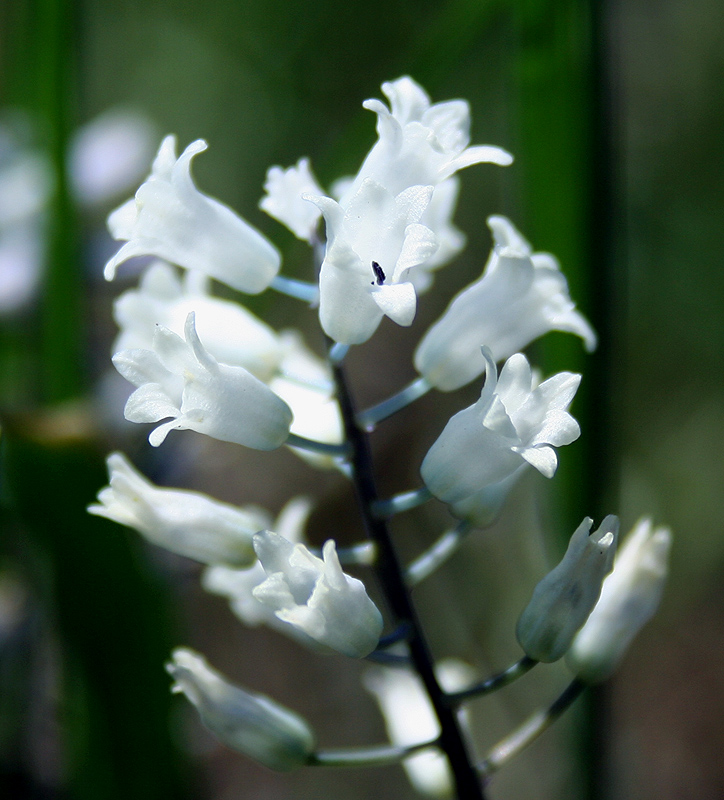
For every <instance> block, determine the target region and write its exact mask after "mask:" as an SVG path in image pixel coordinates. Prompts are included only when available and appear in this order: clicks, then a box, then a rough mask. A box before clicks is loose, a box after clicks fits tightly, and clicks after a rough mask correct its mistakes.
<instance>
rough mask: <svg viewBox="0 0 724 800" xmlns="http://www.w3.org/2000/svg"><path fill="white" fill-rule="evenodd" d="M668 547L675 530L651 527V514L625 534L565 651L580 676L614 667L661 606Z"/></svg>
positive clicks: (594, 677) (596, 676) (605, 673)
mask: <svg viewBox="0 0 724 800" xmlns="http://www.w3.org/2000/svg"><path fill="white" fill-rule="evenodd" d="M670 548H671V531H670V530H669V529H668V528H653V526H652V524H651V520H650V519H642V520H640V521H639V522H638V523H637V525H636V526H635V527H634V529H633V530H632V531H631V533H629V535H628V536H627V537H626V539H625V540H624V543H623V545H622V546H621V548H620V550H619V552H618V555H617V556H616V560H615V561H614V564H613V572H612V573H611V574H610V575H609V576H608V578H606V580H605V581H604V583H603V589H602V590H601V596H600V598H599V599H598V603H596V606H595V608H594V609H593V611H592V612H591V616H590V617H589V618H588V620H587V622H586V624H585V625H584V626H583V628H581V630H580V631H579V632H578V635H577V636H576V638H575V639H574V640H573V644H572V645H571V649H570V650H569V651H568V654H567V655H566V663H567V664H568V666H569V667H570V669H571V670H572V671H573V672H574V674H575V675H576V677H577V678H579V679H580V680H582V681H585V682H586V683H600V682H601V681H605V680H606V679H607V678H609V677H610V676H611V674H612V673H613V672H614V670H615V669H616V667H617V666H618V663H619V662H620V660H621V659H622V658H623V656H624V653H625V652H626V650H628V647H629V645H630V644H631V642H632V641H633V638H634V637H635V636H636V634H637V633H638V632H639V631H640V630H641V628H642V627H643V626H644V625H645V624H646V623H647V622H648V621H649V620H650V619H651V617H652V616H653V615H654V613H655V612H656V609H657V608H658V607H659V603H660V602H661V595H662V593H663V591H664V584H665V582H666V574H667V571H668V559H669V549H670Z"/></svg>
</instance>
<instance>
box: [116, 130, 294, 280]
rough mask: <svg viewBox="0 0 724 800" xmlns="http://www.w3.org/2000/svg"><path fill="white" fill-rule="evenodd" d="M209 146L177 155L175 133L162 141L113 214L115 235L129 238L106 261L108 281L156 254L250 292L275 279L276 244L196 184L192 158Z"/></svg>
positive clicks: (200, 144) (191, 147)
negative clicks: (127, 264)
mask: <svg viewBox="0 0 724 800" xmlns="http://www.w3.org/2000/svg"><path fill="white" fill-rule="evenodd" d="M204 150H206V142H204V141H203V140H202V139H198V140H197V141H195V142H192V143H191V144H190V145H189V146H188V147H187V148H186V149H185V150H184V152H183V153H182V154H181V156H180V157H179V158H178V159H177V158H176V138H175V137H174V136H167V137H166V138H165V139H164V140H163V142H162V143H161V147H160V148H159V151H158V154H157V155H156V159H155V160H154V162H153V167H152V170H151V174H150V175H149V176H148V178H147V180H146V182H145V183H144V184H142V185H141V187H140V188H139V190H138V191H137V192H136V196H135V198H132V199H131V200H128V201H127V202H126V203H124V204H123V205H122V206H120V208H117V209H116V210H115V211H114V212H113V213H112V214H111V215H110V216H109V217H108V227H109V229H110V231H111V235H112V236H113V238H114V239H123V240H127V243H126V244H125V245H123V247H121V249H120V250H119V251H118V252H117V253H116V255H115V256H114V257H113V258H112V259H111V260H110V261H109V262H108V263H107V264H106V267H105V276H106V278H107V279H108V280H111V279H112V278H113V276H114V275H115V272H116V268H117V267H118V265H119V264H122V263H123V262H124V261H126V260H128V259H129V258H133V257H134V256H145V255H154V256H158V258H163V259H165V260H166V261H170V262H171V263H173V264H178V265H179V266H180V267H185V268H186V269H197V270H199V271H200V272H203V273H204V274H206V275H208V276H209V277H211V278H216V279H217V280H219V281H221V282H222V283H225V284H226V285H227V286H231V287H232V288H234V289H238V290H239V291H241V292H247V293H249V294H257V293H259V292H262V291H264V289H266V288H267V286H269V284H270V283H271V282H272V280H273V279H274V277H275V276H276V274H277V272H279V266H280V263H281V258H280V256H279V253H278V251H277V249H276V248H275V247H274V246H273V245H272V244H271V242H269V241H267V239H266V238H265V237H264V236H262V235H261V233H259V231H257V230H256V229H255V228H253V227H252V226H251V225H249V223H248V222H246V221H244V220H243V219H242V218H241V217H239V216H237V214H235V213H234V212H233V211H232V210H231V209H230V208H229V207H228V206H225V205H224V204H223V203H220V202H219V201H218V200H214V199H213V198H211V197H207V196H206V195H205V194H202V193H201V192H200V191H199V190H198V189H197V188H196V186H195V185H194V182H193V179H192V178H191V160H192V159H193V157H194V156H195V155H197V154H198V153H201V152H203V151H204Z"/></svg>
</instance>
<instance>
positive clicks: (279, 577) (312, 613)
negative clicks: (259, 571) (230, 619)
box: [252, 531, 382, 658]
mask: <svg viewBox="0 0 724 800" xmlns="http://www.w3.org/2000/svg"><path fill="white" fill-rule="evenodd" d="M254 548H255V550H256V554H257V556H258V558H259V561H260V562H261V565H262V567H264V571H265V572H266V574H267V579H266V580H265V581H264V583H262V584H260V585H259V586H257V587H256V588H255V589H254V590H253V592H252V594H253V595H254V597H255V598H256V599H257V600H259V601H260V602H261V603H264V604H265V605H268V606H269V607H270V608H272V609H273V610H274V611H275V613H276V615H277V617H278V618H279V619H281V620H282V621H283V622H288V623H289V624H290V625H294V626H296V627H297V628H299V629H300V630H302V631H303V632H304V633H306V634H307V635H309V636H310V637H311V638H312V639H315V640H316V641H317V642H319V643H320V644H323V645H326V646H327V647H330V648H332V649H333V650H338V651H339V652H340V653H344V654H345V655H347V656H351V657H352V658H363V657H364V656H366V655H369V653H371V652H372V651H373V650H374V649H375V647H376V646H377V642H378V641H379V638H380V634H381V633H382V615H381V614H380V612H379V611H378V610H377V606H375V604H374V603H373V602H372V600H370V598H369V596H368V595H367V591H366V590H365V587H364V584H363V583H362V581H359V580H357V579H356V578H352V577H350V576H349V575H346V574H345V573H344V572H343V571H342V567H341V566H340V563H339V558H338V556H337V550H336V547H335V544H334V542H333V541H332V540H331V539H330V540H329V541H328V542H326V543H325V545H324V547H323V549H322V553H323V559H320V558H317V557H316V556H315V555H313V554H312V553H310V552H309V550H308V549H307V548H306V547H305V546H304V545H303V544H292V542H290V541H288V540H286V539H284V537H282V536H279V534H276V533H272V532H271V531H263V532H262V533H258V534H256V536H255V537H254Z"/></svg>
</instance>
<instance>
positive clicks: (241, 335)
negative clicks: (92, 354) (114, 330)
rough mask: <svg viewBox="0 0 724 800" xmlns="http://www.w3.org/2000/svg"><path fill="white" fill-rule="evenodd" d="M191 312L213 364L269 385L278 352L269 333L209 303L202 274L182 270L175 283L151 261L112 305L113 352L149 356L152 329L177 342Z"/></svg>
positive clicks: (241, 313) (168, 269)
mask: <svg viewBox="0 0 724 800" xmlns="http://www.w3.org/2000/svg"><path fill="white" fill-rule="evenodd" d="M191 311H193V312H194V313H195V315H196V332H197V333H198V335H199V339H200V340H201V342H202V343H203V345H204V347H205V348H206V350H207V351H208V352H209V353H210V354H211V355H212V356H213V357H214V358H215V359H216V360H217V361H220V362H221V363H222V364H228V365H229V366H236V367H244V369H246V370H248V371H249V372H251V374H252V375H254V377H256V378H259V380H260V381H264V382H267V381H269V380H270V379H271V377H272V376H273V375H274V373H275V372H276V369H277V367H278V366H279V363H280V361H281V358H282V352H283V348H282V343H281V342H280V340H279V337H278V336H277V334H276V333H275V331H274V330H272V328H270V327H269V326H268V325H267V324H266V323H265V322H262V321H261V320H260V319H259V318H258V317H256V316H254V314H252V313H251V312H250V311H248V310H247V309H246V308H244V306H242V305H240V304H239V303H232V302H231V301H229V300H221V299H219V298H218V297H212V296H211V295H210V294H209V290H208V278H207V277H206V276H205V275H203V274H202V273H200V272H197V271H195V270H187V271H185V272H184V275H183V278H182V279H180V278H179V276H178V274H177V271H176V270H175V269H174V268H173V267H172V266H171V265H170V264H166V263H164V262H163V261H154V262H153V263H152V264H151V265H150V266H149V267H148V269H146V270H145V271H144V273H143V275H142V276H141V281H140V284H139V286H138V288H137V289H129V290H128V291H126V292H124V293H123V294H122V295H120V297H118V299H117V300H116V301H115V303H114V306H113V316H114V319H115V320H116V323H117V324H118V327H119V328H120V332H119V334H118V337H117V338H116V341H115V342H114V345H113V350H114V352H119V351H120V350H135V349H141V350H151V349H152V348H153V339H154V336H155V333H156V326H157V325H162V326H163V327H164V328H168V329H169V330H171V331H173V332H174V333H176V334H178V335H179V336H183V332H184V325H185V324H186V318H187V317H188V315H189V313H190V312H191Z"/></svg>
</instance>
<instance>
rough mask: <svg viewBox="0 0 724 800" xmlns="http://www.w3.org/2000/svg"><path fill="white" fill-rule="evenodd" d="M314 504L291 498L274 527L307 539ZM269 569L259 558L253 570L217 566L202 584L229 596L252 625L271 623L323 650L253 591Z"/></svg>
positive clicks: (294, 539)
mask: <svg viewBox="0 0 724 800" xmlns="http://www.w3.org/2000/svg"><path fill="white" fill-rule="evenodd" d="M311 508H312V505H311V502H310V501H309V499H308V498H305V497H295V498H293V499H292V500H290V501H289V502H288V503H287V504H286V505H285V506H284V508H283V509H282V510H281V512H280V513H279V516H278V517H277V519H276V520H275V521H274V522H273V523H272V522H271V520H270V521H269V523H268V525H267V526H266V527H267V528H269V527H271V528H272V529H273V530H274V531H275V532H277V533H278V534H279V535H280V536H283V537H284V538H285V539H287V540H288V541H290V542H292V543H294V544H296V543H297V542H301V541H303V540H304V528H305V525H306V523H307V519H308V517H309V513H310V511H311ZM265 580H266V572H264V567H262V565H261V563H260V562H259V561H256V563H255V564H254V565H253V566H252V567H250V568H249V569H231V568H230V567H226V566H221V565H218V566H213V567H209V568H208V569H206V570H204V573H203V575H202V579H201V582H202V585H203V587H204V589H206V591H207V592H211V593H212V594H218V595H221V596H222V597H226V598H227V599H228V601H229V605H230V606H231V610H232V611H233V612H234V614H235V615H236V616H237V617H238V618H239V619H240V620H241V621H242V622H243V623H244V624H245V625H248V626H249V627H251V628H256V627H258V626H259V625H267V626H268V627H270V628H274V629H275V630H278V631H280V632H282V633H284V634H286V635H287V636H291V637H292V638H294V639H296V640H297V641H298V642H300V643H301V644H304V645H306V646H307V647H311V648H312V649H316V650H319V649H320V647H321V646H320V645H319V644H317V642H316V641H315V640H314V639H312V638H311V637H310V636H308V635H307V634H306V633H304V632H303V631H302V630H301V629H299V628H296V627H294V626H293V625H289V624H288V623H286V622H282V620H280V619H279V617H277V615H276V613H275V612H274V609H272V608H271V607H270V606H268V605H265V604H263V603H260V602H259V601H258V600H257V599H256V598H255V597H254V595H253V594H252V592H253V590H254V589H255V588H256V587H257V586H259V584H261V583H264V581H265Z"/></svg>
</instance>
